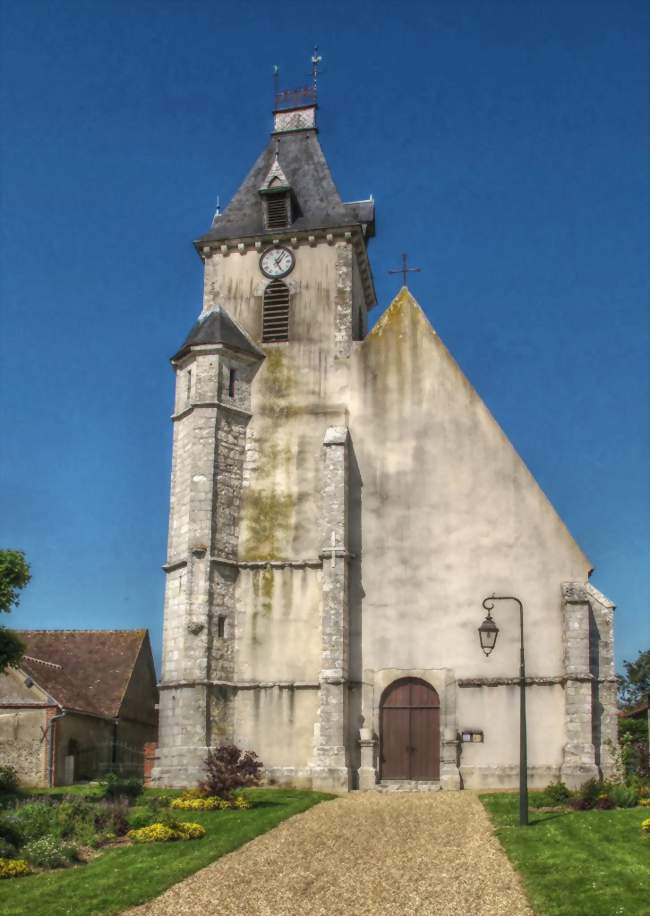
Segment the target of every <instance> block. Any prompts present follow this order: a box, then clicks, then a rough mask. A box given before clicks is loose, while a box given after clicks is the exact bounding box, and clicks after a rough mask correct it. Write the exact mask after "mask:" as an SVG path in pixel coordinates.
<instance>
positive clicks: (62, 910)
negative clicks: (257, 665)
mask: <svg viewBox="0 0 650 916" xmlns="http://www.w3.org/2000/svg"><path fill="white" fill-rule="evenodd" d="M147 794H152V795H153V794H157V795H161V794H172V795H177V794H179V793H178V792H173V791H172V792H169V793H164V792H162V791H155V790H153V791H151V793H150V790H147ZM246 794H247V795H248V797H249V798H250V799H251V800H252V801H254V802H255V807H254V808H252V809H250V810H249V811H237V810H228V811H178V812H177V813H178V815H179V819H180V820H185V821H192V822H194V823H199V824H202V825H203V826H204V827H205V829H206V831H207V834H206V836H205V837H204V838H203V839H201V840H187V841H183V842H177V843H151V844H149V845H139V846H121V847H116V848H114V849H107V850H105V851H104V852H102V854H101V855H100V856H98V857H97V858H96V859H93V861H91V862H89V863H88V864H87V865H80V866H77V867H75V868H70V869H65V870H60V871H53V872H44V873H42V874H38V875H32V876H30V877H27V878H16V879H14V880H9V881H0V913H2V914H3V916H35V914H40V913H47V914H48V916H62V914H74V916H99V914H102V916H108V914H111V913H120V912H121V911H122V910H124V909H126V908H127V907H129V906H135V905H137V904H139V903H144V902H145V901H146V900H150V899H151V898H152V897H156V896H158V894H161V893H162V892H163V891H164V890H166V889H167V888H168V887H171V885H172V884H176V882H177V881H180V880H182V879H183V878H187V877H188V875H191V874H193V873H194V872H195V871H198V869H200V868H204V867H205V866H206V865H209V864H210V863H211V862H214V861H215V859H218V858H220V856H222V855H224V854H225V853H227V852H231V851H232V850H233V849H237V848H238V847H239V846H242V845H243V844H244V843H247V842H248V841H249V840H252V839H253V838H254V837H256V836H259V834H261V833H265V832H266V831H267V830H270V829H271V828H272V827H275V826H277V824H279V823H280V822H281V821H283V820H285V819H286V818H288V817H292V816H293V815H294V814H299V813H301V812H302V811H306V810H307V809H308V808H311V807H312V806H313V805H315V804H318V802H321V801H325V800H326V799H329V798H331V797H332V796H330V795H325V794H324V793H321V792H307V791H299V790H291V789H287V790H284V789H251V790H249V791H247V793H246Z"/></svg>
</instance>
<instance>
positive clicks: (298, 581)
mask: <svg viewBox="0 0 650 916" xmlns="http://www.w3.org/2000/svg"><path fill="white" fill-rule="evenodd" d="M320 589H321V575H320V570H319V569H310V568H300V569H292V568H290V567H281V568H274V567H271V566H268V567H263V568H257V569H244V570H242V571H241V572H240V574H239V578H238V581H237V592H236V604H237V608H238V610H237V633H236V645H237V664H236V669H237V676H238V679H239V680H240V681H253V680H260V681H272V680H280V681H284V682H287V681H311V682H312V683H315V682H317V681H318V675H319V672H320V628H319V615H320V599H321V592H320Z"/></svg>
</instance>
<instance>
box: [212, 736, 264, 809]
mask: <svg viewBox="0 0 650 916" xmlns="http://www.w3.org/2000/svg"><path fill="white" fill-rule="evenodd" d="M262 767H263V764H262V761H261V760H259V759H258V757H257V754H255V753H254V752H253V751H241V750H240V749H239V748H238V747H235V746H234V745H223V746H222V747H218V748H215V750H213V751H210V753H209V754H208V756H207V759H206V761H205V769H206V777H205V779H204V780H203V781H202V782H201V784H200V789H201V792H202V794H203V795H206V796H214V795H216V796H218V797H219V798H225V799H226V800H227V801H230V800H231V799H232V797H233V794H234V793H235V791H236V790H237V789H243V788H245V787H246V786H256V785H258V784H259V782H260V778H261V773H260V770H261V769H262Z"/></svg>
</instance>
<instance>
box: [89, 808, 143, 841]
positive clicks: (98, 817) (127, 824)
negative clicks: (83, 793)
mask: <svg viewBox="0 0 650 916" xmlns="http://www.w3.org/2000/svg"><path fill="white" fill-rule="evenodd" d="M94 826H95V828H96V829H97V830H99V831H101V832H102V833H114V834H115V835H116V836H125V835H126V834H127V832H128V831H129V829H130V828H131V827H132V826H133V825H132V824H131V820H130V818H129V809H128V805H125V804H124V802H122V801H119V800H118V801H101V802H99V803H98V804H97V805H95V809H94Z"/></svg>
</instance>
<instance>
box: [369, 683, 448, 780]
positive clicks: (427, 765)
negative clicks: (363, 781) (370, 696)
mask: <svg viewBox="0 0 650 916" xmlns="http://www.w3.org/2000/svg"><path fill="white" fill-rule="evenodd" d="M381 777H382V779H423V780H425V779H439V778H440V699H439V697H438V694H437V693H436V691H435V690H434V689H433V687H432V686H431V685H430V684H427V683H426V682H425V681H421V680H420V679H419V678H415V677H407V678H402V679H401V680H399V681H394V683H392V684H391V685H390V686H389V687H387V688H386V691H385V692H384V695H383V697H382V702H381Z"/></svg>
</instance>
